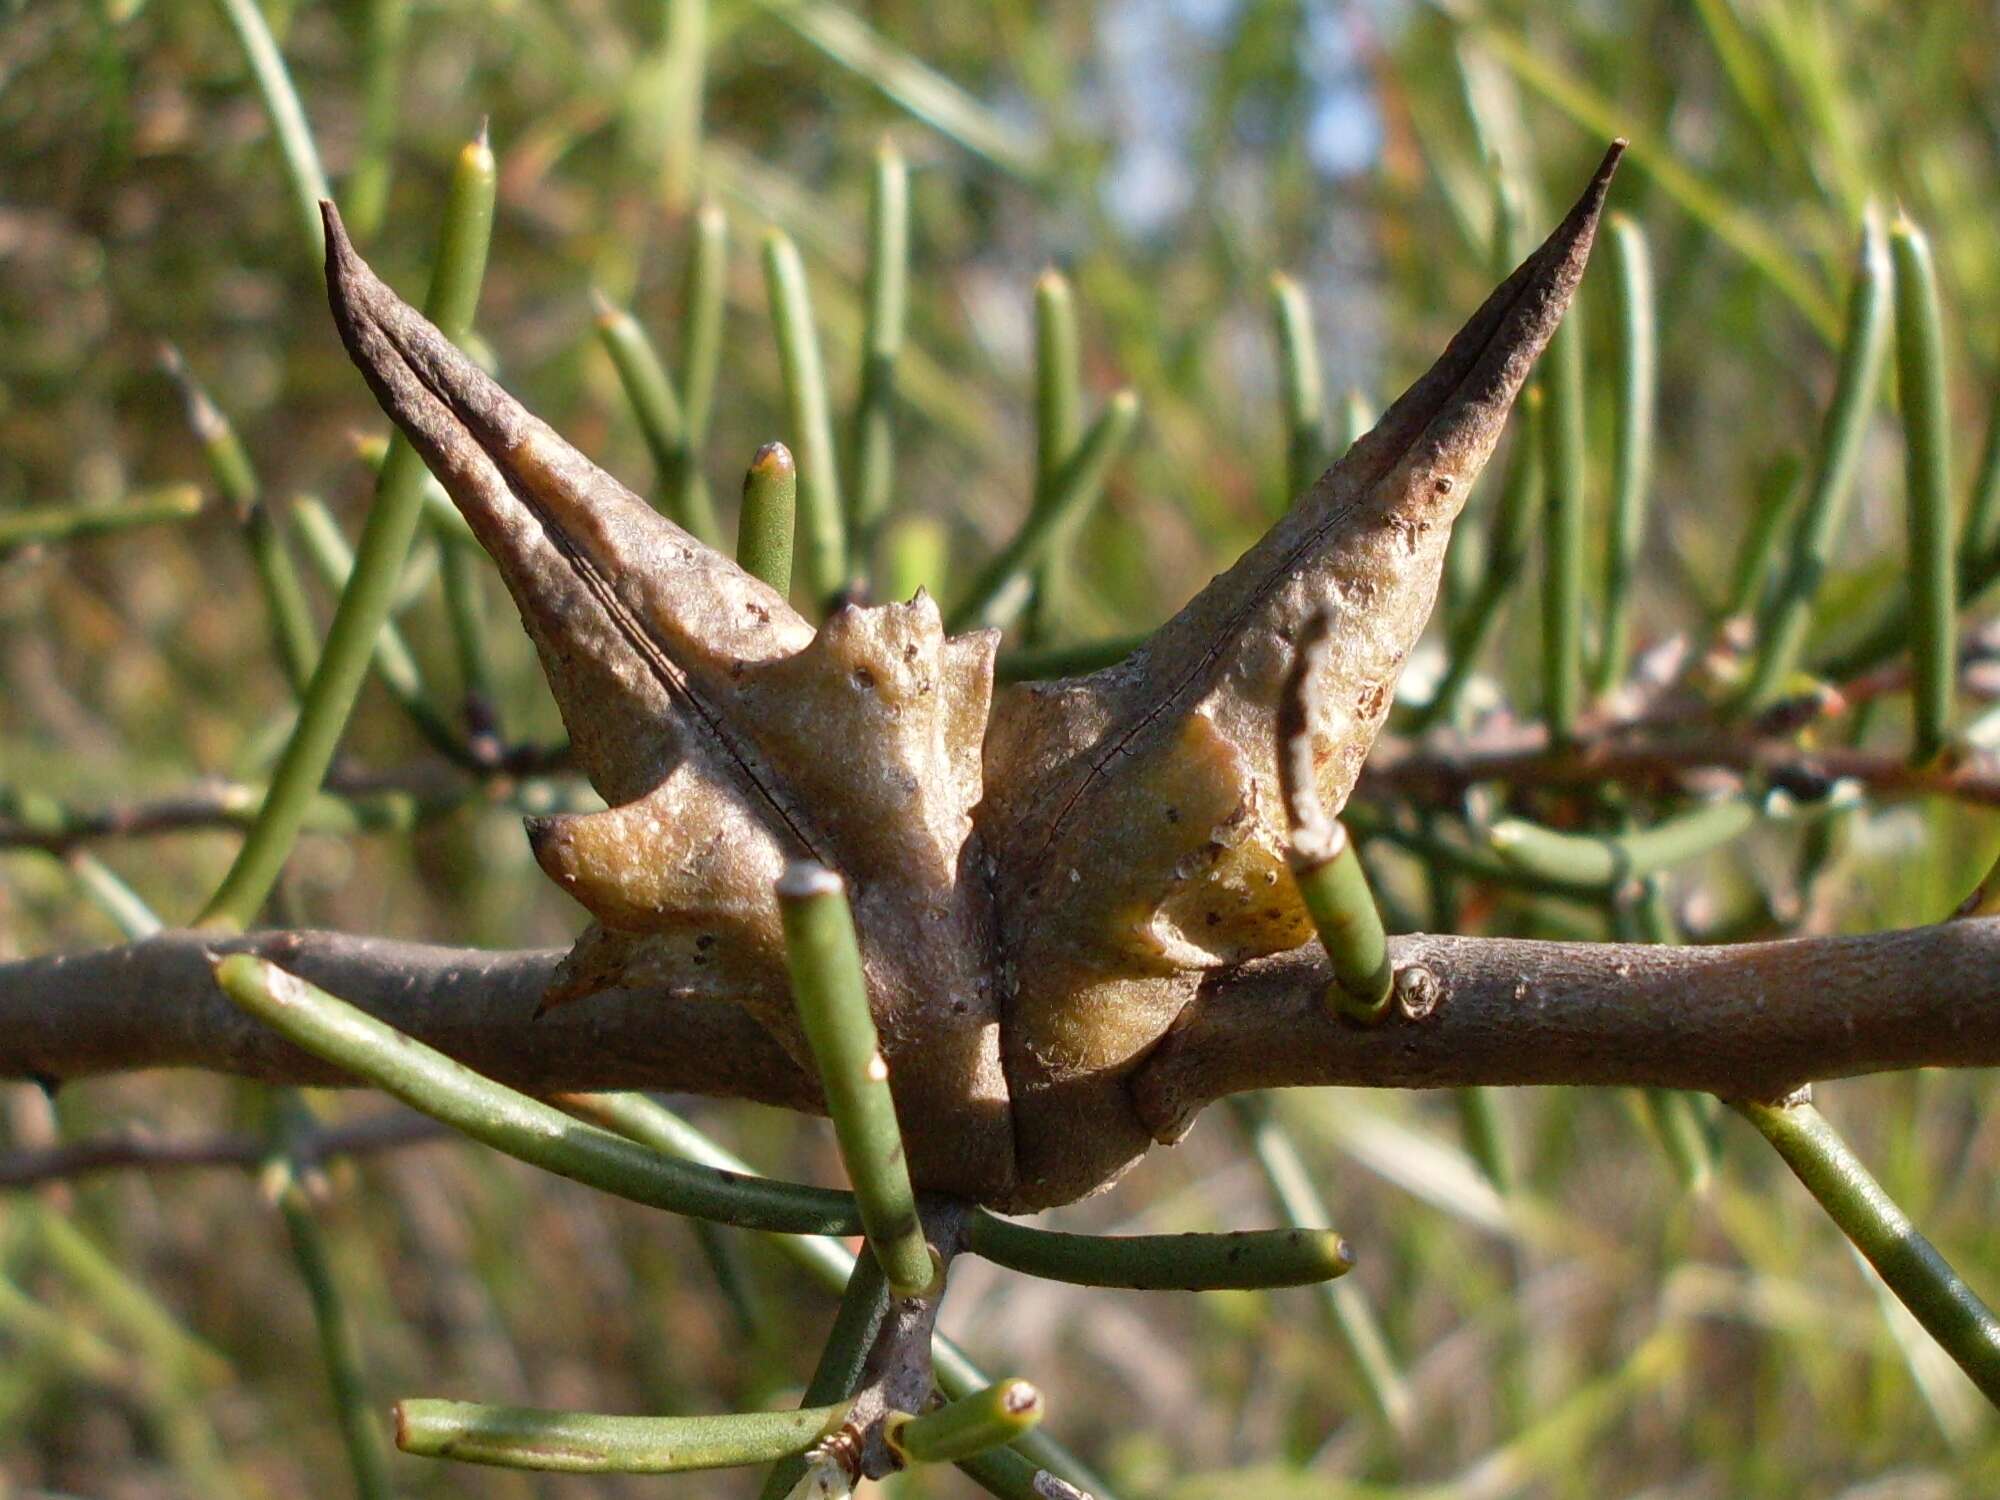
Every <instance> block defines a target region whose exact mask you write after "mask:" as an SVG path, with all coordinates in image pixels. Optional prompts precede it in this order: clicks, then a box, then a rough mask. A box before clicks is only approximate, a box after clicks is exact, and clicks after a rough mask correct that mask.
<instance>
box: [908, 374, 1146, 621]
mask: <svg viewBox="0 0 2000 1500" xmlns="http://www.w3.org/2000/svg"><path fill="white" fill-rule="evenodd" d="M1138 425H1139V398H1138V396H1137V395H1136V394H1135V393H1133V392H1132V391H1130V390H1122V391H1119V392H1118V393H1117V394H1116V395H1114V396H1113V397H1112V398H1111V399H1110V401H1108V402H1107V403H1106V404H1105V407H1104V411H1103V412H1102V413H1101V414H1100V415H1099V416H1098V419H1097V420H1096V421H1095V422H1093V423H1092V424H1091V427H1090V430H1089V431H1088V432H1087V433H1085V434H1084V436H1083V439H1082V441H1080V442H1079V443H1078V444H1077V445H1076V451H1075V452H1073V453H1072V454H1071V455H1070V456H1069V458H1068V459H1067V460H1066V461H1065V462H1064V463H1063V466H1062V468H1061V470H1060V471H1059V472H1058V473H1057V475H1056V477H1055V479H1054V480H1053V481H1052V482H1051V484H1050V487H1049V490H1048V496H1047V503H1046V504H1042V503H1039V502H1038V503H1037V504H1036V505H1035V506H1034V507H1033V508H1032V509H1030V510H1029V512H1028V518H1027V520H1026V521H1025V522H1023V523H1022V526H1021V529H1020V530H1019V531H1017V532H1015V533H1014V537H1013V540H1011V541H1010V542H1008V543H1007V545H1006V546H1005V547H1003V548H1001V549H1000V552H999V554H998V555H997V556H995V557H994V558H993V559H992V560H991V561H990V562H988V563H987V564H986V566H985V567H984V568H983V569H981V570H980V572H979V575H978V576H977V577H976V578H974V579H973V581H972V585H971V587H970V588H968V589H967V590H966V593H965V597H964V598H963V599H961V600H960V601H959V603H958V606H957V608H956V609H954V610H953V611H952V613H951V616H950V618H949V619H948V620H947V622H946V625H947V628H948V629H949V630H950V631H952V632H953V633H954V634H956V633H958V632H961V631H965V630H972V629H978V628H980V627H982V626H989V625H1000V626H1004V625H1006V624H1007V623H1008V622H1009V621H1010V620H1011V619H1012V618H1013V616H1014V615H1015V614H1017V613H1019V611H1020V608H1021V605H1022V604H1023V603H1024V602H1025V591H1024V590H1023V589H1021V588H1020V587H1019V585H1020V583H1021V582H1022V581H1023V580H1025V579H1026V578H1027V577H1028V576H1029V575H1030V574H1032V573H1033V572H1034V570H1035V569H1036V568H1037V567H1038V566H1039V565H1040V563H1041V561H1042V559H1043V558H1044V557H1045V556H1046V555H1047V553H1048V550H1049V548H1050V546H1051V544H1052V543H1053V542H1054V540H1055V538H1056V537H1057V535H1058V534H1059V533H1060V532H1061V531H1062V530H1064V529H1065V527H1066V526H1067V525H1068V524H1070V523H1071V522H1072V520H1073V519H1074V518H1078V517H1081V516H1082V515H1083V514H1084V512H1086V511H1088V510H1089V509H1090V507H1091V506H1092V505H1094V504H1095V503H1096V502H1097V499H1098V497H1099V496H1100V495H1102V494H1103V493H1104V482H1105V479H1106V477H1107V476H1108V475H1109V474H1110V472H1111V466H1112V464H1113V463H1115V462H1116V461H1117V459H1118V456H1119V455H1120V454H1121V453H1123V452H1124V451H1125V448H1126V446H1127V445H1128V444H1129V443H1130V442H1131V440H1132V434H1133V433H1134V432H1135V431H1136V430H1137V429H1138ZM1003 596H1005V597H1004V598H1003Z"/></svg>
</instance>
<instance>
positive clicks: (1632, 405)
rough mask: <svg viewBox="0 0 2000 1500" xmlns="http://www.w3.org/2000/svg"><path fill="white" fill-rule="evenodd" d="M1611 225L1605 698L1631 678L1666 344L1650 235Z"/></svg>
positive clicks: (1601, 685)
mask: <svg viewBox="0 0 2000 1500" xmlns="http://www.w3.org/2000/svg"><path fill="white" fill-rule="evenodd" d="M1605 229H1606V231H1607V235H1608V238H1609V240H1610V248H1611V271H1612V278H1613V279H1612V285H1613V287H1614V288H1615V289H1616V310H1617V320H1616V324H1615V327H1616V330H1617V338H1616V340H1615V348H1616V351H1617V354H1616V362H1615V365H1614V370H1615V374H1616V379H1615V381H1614V383H1613V386H1612V397H1613V403H1612V404H1613V412H1614V419H1613V445H1612V461H1611V529H1610V535H1609V537H1608V539H1607V541H1606V543H1605V550H1604V638H1603V640H1602V641H1601V642H1600V644H1599V647H1598V656H1597V672H1596V676H1595V678H1594V679H1593V681H1592V686H1593V687H1594V688H1595V689H1596V691H1597V693H1598V695H1599V696H1603V695H1604V694H1607V693H1609V692H1611V691H1612V690H1613V689H1614V688H1616V687H1617V686H1618V685H1619V683H1621V682H1623V681H1624V680H1625V668H1626V665H1627V663H1628V662H1629V661H1630V660H1631V654H1632V590H1633V588H1634V586H1635V584H1636V583H1637V581H1638V574H1639V557H1640V553H1641V552H1642V551H1643V549H1644V547H1645V544H1646V515H1647V508H1648V501H1649V500H1650V498H1651V495H1650V491H1651V486H1652V469H1653V415H1654V407H1655V404H1656V402H1657V399H1658V389H1659V347H1658V337H1657V333H1656V330H1655V327H1654V318H1653V263H1652V256H1651V254H1650V253H1649V252H1648V250H1647V248H1646V236H1645V233H1644V232H1643V231H1642V230H1641V229H1640V228H1639V226H1638V225H1637V224H1635V223H1633V222H1632V221H1631V220H1630V219H1628V218H1626V217H1625V216H1624V215H1623V214H1613V215H1612V216H1611V218H1610V219H1609V220H1608V221H1607V222H1606V224H1605Z"/></svg>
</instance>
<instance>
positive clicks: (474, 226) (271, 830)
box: [200, 0, 494, 930]
mask: <svg viewBox="0 0 2000 1500" xmlns="http://www.w3.org/2000/svg"><path fill="white" fill-rule="evenodd" d="M230 3H231V4H237V3H241V4H246V5H248V4H251V3H252V0H230ZM493 188H494V164H493V152H492V150H491V148H490V147H489V146H488V145H487V143H486V140H485V138H484V137H483V136H482V137H481V138H480V139H478V140H475V141H473V142H472V143H471V144H470V145H468V146H467V147H466V148H465V149H464V150H463V151H461V152H460V153H459V157H458V163H457V165H456V167H455V169H454V171H453V173H452V181H451V189H450V192H449V194H448V196H447V198H446V202H445V211H444V218H443V223H442V227H441V230H440V233H439V238H438V251H437V260H436V263H435V264H434V266H433V267H432V271H431V286H430V294H429V296H428V298H427V299H426V301H425V312H426V314H427V315H428V316H429V317H430V319H431V321H432V322H433V323H435V324H437V326H438V327H439V328H440V329H442V330H443V331H444V332H445V334H446V335H447V336H448V337H456V338H463V337H464V336H465V334H466V332H467V331H468V330H469V329H470V328H471V326H472V313H473V309H474V307H475V306H476V305H477V304H478V300H479V285H480V282H481V280H482V279H483V278H484V275H485V270H486V248H487V243H488V241H489V239H490V238H491V234H492V228H493ZM325 211H326V213H327V215H328V216H329V219H330V228H337V226H338V223H339V218H338V214H337V212H336V210H335V209H334V207H333V205H332V204H331V203H327V204H326V205H325ZM329 242H330V244H331V246H332V249H333V250H334V251H335V252H341V251H344V253H346V254H349V255H351V254H353V248H352V246H350V245H347V243H346V241H345V237H344V234H342V235H334V234H330V235H329ZM424 478H425V471H424V466H423V461H422V460H421V459H419V458H418V457H417V454H416V450H415V449H414V448H412V447H410V445H409V442H408V440H407V439H405V438H403V437H402V436H401V435H398V436H397V437H396V438H395V440H394V441H393V442H391V443H390V445H389V456H388V457H387V458H386V459H384V460H383V464H382V475H381V479H380V481H379V482H378V483H377V485H376V489H375V504H374V506H373V507H372V508H371V509H370V510H369V512H368V521H367V524H366V525H365V526H364V527H363V529H362V533H361V542H360V545H359V546H358V547H357V548H356V549H355V566H354V572H353V574H352V575H351V576H350V577H349V579H348V584H347V588H346V589H345V590H344V591H343V592H342V593H341V596H340V603H339V605H338V606H337V607H336V608H335V610H334V614H333V623H332V624H331V625H330V626H328V628H327V634H326V644H325V646H324V648H323V649H322V650H321V652H320V656H319V660H318V662H317V664H316V665H315V666H314V669H313V674H312V681H311V682H310V683H309V684H308V685H307V688H306V693H305V696H304V698H303V699H302V700H301V702H300V705H299V720H298V724H297V726H296V727H295V728H294V729H293V731H292V737H291V739H290V741H289V742H288V743H287V744H286V746H285V749H284V753H283V754H282V755H281V756H280V757H279V760H278V764H277V767H276V769H275V770H274V771H273V772H272V776H271V789H270V792H269V794H268V795H267V796H266V798H265V800H264V806H263V808H262V810H261V811H260V812H259V814H258V817H257V821H256V823H255V824H253V825H252V826H251V829H250V832H249V834H248V836H247V837H246V838H245V839H244V841H243V847H242V848H241V849H240V850H238V851H237V855H236V861H235V863H234V864H232V865H231V866H230V868H229V873H228V874H227V875H226V876H225V877H224V878H223V882H222V885H221V887H220V888H219V889H218V890H217V891H216V893H215V894H214V895H213V896H212V897H210V898H209V902H208V906H207V908H206V909H205V910H204V911H203V912H202V915H201V918H200V924H201V925H202V926H204V927H212V928H220V929H224V930H230V929H235V930H240V929H242V928H244V927H247V926H248V925H249V924H250V923H251V922H252V921H253V920H255V918H256V915H257V912H258V910H259V909H260V908H261V907H262V906H263V904H264V899H265V897H266V896H268V895H269V894H270V891H271V887H272V886H273V885H274V884H276V882H277V879H278V873H279V871H280V870H282V869H283V868H284V863H285V859H286V856H287V855H289V854H290V853H291V849H292V843H293V841H294V840H295V839H296V838H297V837H298V832H299V828H300V826H301V824H302V823H303V822H304V820H305V816H306V811H307V809H308V808H309V807H310V806H311V805H312V800H313V797H314V794H315V793H317V792H318V790H319V785H320V782H321V781H323V780H324V779H325V777H326V770H327V767H328V766H329V765H330V764H331V763H332V761H333V752H334V748H335V747H336V746H337V745H338V744H339V741H340V735H341V731H342V730H343V729H344V728H345V727H346V724H347V716H348V714H349V713H350V712H351V711H352V709H353V707H354V699H355V695H356V694H357V693H358V692H359V691H360V690H361V682H362V679H363V678H364V677H365V676H366V675H367V672H368V664H369V662H370V660H371V659H372V658H373V656H374V653H375V637H376V636H377V635H378V634H380V632H381V629H382V626H383V623H384V622H385V621H386V620H387V619H388V618H389V610H390V608H391V606H392V605H393V604H394V602H395V597H396V585H397V582H398V580H399V579H400V577H401V575H402V571H403V562H404V559H405V558H406V557H408V555H409V551H410V542H411V540H412V538H414V537H415V535H416V530H417V522H418V520H419V518H420V517H421V516H422V513H423V489H422V482H423V480H424Z"/></svg>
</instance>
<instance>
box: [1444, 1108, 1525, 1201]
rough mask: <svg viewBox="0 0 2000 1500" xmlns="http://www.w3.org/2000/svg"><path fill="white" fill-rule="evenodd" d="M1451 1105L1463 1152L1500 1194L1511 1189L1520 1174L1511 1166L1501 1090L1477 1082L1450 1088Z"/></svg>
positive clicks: (1510, 1150) (1509, 1136) (1503, 1195)
mask: <svg viewBox="0 0 2000 1500" xmlns="http://www.w3.org/2000/svg"><path fill="white" fill-rule="evenodd" d="M1452 1104H1453V1106H1454V1108H1456V1109H1457V1111H1458V1131H1459V1135H1460V1136H1461V1137H1462V1138H1463V1139H1464V1141H1465V1151H1466V1155H1468V1156H1470V1157H1471V1158H1472V1159H1473V1161H1474V1162H1475V1163H1476V1164H1477V1165H1478V1167H1479V1172H1480V1175H1481V1176H1482V1177H1484V1178H1485V1179H1486V1180H1487V1181H1488V1182H1490V1183H1492V1184H1493V1190H1494V1191H1495V1192H1497V1193H1499V1194H1500V1195H1501V1196H1502V1197H1505V1196H1507V1195H1508V1194H1510V1193H1512V1192H1513V1191H1514V1188H1515V1186H1516V1185H1517V1184H1518V1182H1519V1179H1520V1173H1519V1172H1518V1171H1517V1170H1516V1169H1515V1166H1514V1148H1513V1145H1512V1139H1511V1133H1510V1132H1509V1131H1508V1129H1507V1121H1506V1118H1505V1116H1504V1115H1503V1113H1502V1109H1501V1103H1500V1091H1499V1090H1498V1089H1490V1088H1484V1087H1481V1086H1479V1085H1477V1084H1475V1085H1473V1086H1472V1087H1471V1088H1463V1089H1454V1090H1452Z"/></svg>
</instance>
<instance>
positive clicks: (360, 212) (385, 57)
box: [312, 0, 410, 240]
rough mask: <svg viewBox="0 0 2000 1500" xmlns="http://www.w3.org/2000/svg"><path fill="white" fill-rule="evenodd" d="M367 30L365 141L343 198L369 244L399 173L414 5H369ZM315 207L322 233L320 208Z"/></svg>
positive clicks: (376, 0)
mask: <svg viewBox="0 0 2000 1500" xmlns="http://www.w3.org/2000/svg"><path fill="white" fill-rule="evenodd" d="M361 25H362V44H361V139H360V142H359V144H358V146H357V147H356V151H355V158H354V166H353V168H352V169H351V170H350V171H349V172H348V174H347V185H346V192H345V194H344V195H343V196H345V198H346V199H347V222H348V224H349V225H350V226H351V227H352V228H353V230H354V233H355V235H356V236H357V237H358V238H360V239H363V240H367V239H372V238H373V237H374V235H375V231H376V230H377V229H378V228H380V227H381V224H382V213H383V210H384V209H385V208H387V207H388V203H389V181H390V176H391V174H392V173H393V171H394V169H395V144H396V96H397V92H398V88H399V86H400V84H401V83H402V79H403V44H404V42H405V41H407V40H408V38H409V34H410V5H409V0H367V5H366V7H365V8H364V10H363V13H362V18H361ZM312 207H313V209H314V213H313V216H312V218H313V228H314V230H315V231H317V230H318V228H319V213H318V204H317V202H315V203H314V204H313V205H312Z"/></svg>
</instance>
